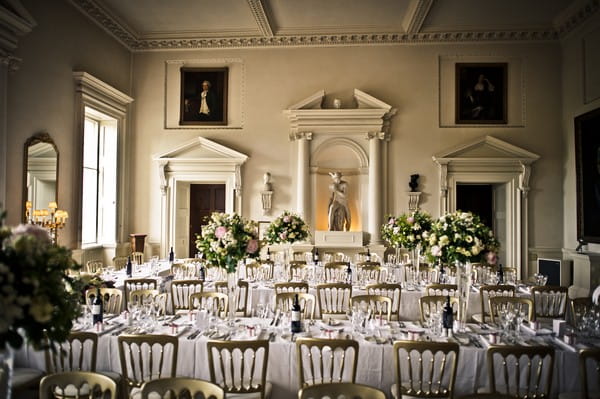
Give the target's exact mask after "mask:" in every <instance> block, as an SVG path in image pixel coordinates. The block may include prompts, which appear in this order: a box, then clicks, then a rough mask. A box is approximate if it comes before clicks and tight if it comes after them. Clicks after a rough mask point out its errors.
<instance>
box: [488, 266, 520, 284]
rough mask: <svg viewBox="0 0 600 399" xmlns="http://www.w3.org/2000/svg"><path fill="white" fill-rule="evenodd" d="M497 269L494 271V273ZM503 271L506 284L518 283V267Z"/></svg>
mask: <svg viewBox="0 0 600 399" xmlns="http://www.w3.org/2000/svg"><path fill="white" fill-rule="evenodd" d="M496 269H497V268H495V269H493V270H494V272H495V271H496ZM502 271H503V272H504V282H506V283H515V282H516V281H517V268H516V267H503V268H502Z"/></svg>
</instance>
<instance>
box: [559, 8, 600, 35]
mask: <svg viewBox="0 0 600 399" xmlns="http://www.w3.org/2000/svg"><path fill="white" fill-rule="evenodd" d="M598 10H600V0H586V1H585V2H584V3H583V4H582V3H581V2H576V3H574V4H573V7H569V8H567V9H566V10H565V11H564V12H563V13H561V15H560V16H559V17H558V18H556V20H555V29H556V31H557V33H558V35H559V37H560V38H564V37H565V36H567V35H568V34H569V33H571V32H572V31H573V30H575V28H577V27H578V26H580V25H582V24H583V23H584V22H585V21H586V20H587V19H588V18H590V17H591V16H592V15H594V14H595V13H596V12H598Z"/></svg>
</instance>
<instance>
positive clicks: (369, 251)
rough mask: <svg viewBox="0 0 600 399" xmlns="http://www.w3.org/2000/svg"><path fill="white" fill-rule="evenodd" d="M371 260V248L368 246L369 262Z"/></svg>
mask: <svg viewBox="0 0 600 399" xmlns="http://www.w3.org/2000/svg"><path fill="white" fill-rule="evenodd" d="M370 261H371V249H370V248H369V247H367V262H370Z"/></svg>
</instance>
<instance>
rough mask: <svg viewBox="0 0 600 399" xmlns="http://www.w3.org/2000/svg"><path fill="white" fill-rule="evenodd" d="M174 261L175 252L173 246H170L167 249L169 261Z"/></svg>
mask: <svg viewBox="0 0 600 399" xmlns="http://www.w3.org/2000/svg"><path fill="white" fill-rule="evenodd" d="M174 261H175V252H173V247H171V250H170V251H169V262H170V263H173V262H174Z"/></svg>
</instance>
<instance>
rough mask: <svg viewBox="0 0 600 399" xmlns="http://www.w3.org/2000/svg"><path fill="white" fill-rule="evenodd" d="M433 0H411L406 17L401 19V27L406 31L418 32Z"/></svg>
mask: <svg viewBox="0 0 600 399" xmlns="http://www.w3.org/2000/svg"><path fill="white" fill-rule="evenodd" d="M434 1H435V0H412V1H411V4H410V6H409V11H408V13H407V14H406V18H405V20H404V21H402V27H403V28H404V30H405V31H406V32H407V33H418V32H420V31H421V27H422V26H423V22H425V18H427V15H428V14H429V10H431V6H432V5H433V2H434Z"/></svg>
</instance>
